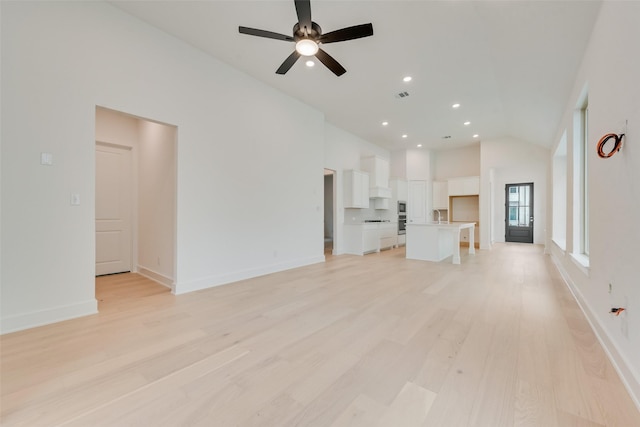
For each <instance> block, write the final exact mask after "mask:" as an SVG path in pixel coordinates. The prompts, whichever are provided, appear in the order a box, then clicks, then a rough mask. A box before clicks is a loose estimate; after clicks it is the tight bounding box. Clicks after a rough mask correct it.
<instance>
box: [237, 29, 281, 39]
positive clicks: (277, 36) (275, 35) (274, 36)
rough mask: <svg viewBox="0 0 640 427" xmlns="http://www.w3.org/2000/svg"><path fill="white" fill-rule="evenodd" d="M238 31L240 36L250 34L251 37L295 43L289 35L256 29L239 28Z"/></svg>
mask: <svg viewBox="0 0 640 427" xmlns="http://www.w3.org/2000/svg"><path fill="white" fill-rule="evenodd" d="M238 31H240V34H248V35H250V36H258V37H265V38H268V39H276V40H284V41H287V42H292V41H293V37H291V36H287V35H284V34H279V33H274V32H272V31H266V30H258V29H256V28H248V27H238Z"/></svg>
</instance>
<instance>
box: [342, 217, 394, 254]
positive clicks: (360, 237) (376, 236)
mask: <svg viewBox="0 0 640 427" xmlns="http://www.w3.org/2000/svg"><path fill="white" fill-rule="evenodd" d="M397 229H398V224H395V223H379V222H376V223H367V224H345V225H344V251H345V253H348V254H353V255H364V254H368V253H371V252H380V249H387V248H393V247H395V246H397V245H398V241H397V232H398V231H397Z"/></svg>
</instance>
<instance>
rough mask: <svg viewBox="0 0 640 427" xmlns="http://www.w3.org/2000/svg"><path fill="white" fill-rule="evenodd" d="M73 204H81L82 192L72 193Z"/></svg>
mask: <svg viewBox="0 0 640 427" xmlns="http://www.w3.org/2000/svg"><path fill="white" fill-rule="evenodd" d="M71 206H80V194H78V193H71Z"/></svg>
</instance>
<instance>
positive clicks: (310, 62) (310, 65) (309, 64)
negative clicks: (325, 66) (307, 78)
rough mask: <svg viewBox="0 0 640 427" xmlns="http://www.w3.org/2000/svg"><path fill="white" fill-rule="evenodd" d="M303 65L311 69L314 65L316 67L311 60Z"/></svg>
mask: <svg viewBox="0 0 640 427" xmlns="http://www.w3.org/2000/svg"><path fill="white" fill-rule="evenodd" d="M305 65H306V66H307V67H313V66H314V65H316V63H315V62H313V61H312V60H308V61H307V62H305Z"/></svg>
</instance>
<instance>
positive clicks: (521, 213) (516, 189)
mask: <svg viewBox="0 0 640 427" xmlns="http://www.w3.org/2000/svg"><path fill="white" fill-rule="evenodd" d="M505 208H506V212H505V221H504V222H505V233H504V234H505V235H504V240H505V242H519V243H533V183H528V184H507V185H506V186H505Z"/></svg>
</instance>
